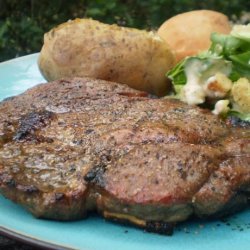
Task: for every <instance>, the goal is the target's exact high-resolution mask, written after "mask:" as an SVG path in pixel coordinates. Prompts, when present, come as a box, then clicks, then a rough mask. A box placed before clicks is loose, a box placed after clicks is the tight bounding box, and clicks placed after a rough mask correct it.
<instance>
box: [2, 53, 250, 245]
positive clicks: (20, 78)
mask: <svg viewBox="0 0 250 250" xmlns="http://www.w3.org/2000/svg"><path fill="white" fill-rule="evenodd" d="M37 56H38V54H33V55H29V56H25V57H20V58H17V59H14V60H10V61H7V62H4V63H1V64H0V100H2V99H4V98H6V97H8V96H12V95H16V94H19V93H21V92H23V91H24V90H26V89H27V88H29V87H31V86H33V85H36V84H37V83H40V82H45V80H44V79H43V77H42V76H41V74H40V72H39V70H38V68H37V64H36V61H37ZM0 233H1V234H4V235H8V236H10V237H13V238H16V239H19V240H21V241H26V242H29V243H30V244H33V245H37V246H43V247H46V248H50V249H83V250H103V249H108V250H125V249H126V250H127V249H129V250H135V249H136V250H149V249H150V250H151V249H153V250H162V249H167V250H179V249H182V250H183V249H185V250H197V249H202V250H211V249H213V250H217V249H218V250H223V249H226V250H235V249H237V250H246V249H250V210H246V211H244V212H241V213H238V214H236V215H234V216H232V217H229V218H227V219H224V220H216V221H200V220H195V221H190V222H186V223H183V224H181V225H179V226H178V227H177V228H176V230H175V233H174V235H173V236H172V237H167V236H162V235H157V234H151V233H146V232H144V231H143V230H141V229H137V228H133V227H129V226H125V225H120V224H116V223H112V222H107V221H105V220H104V219H102V218H100V217H98V216H97V215H91V216H89V218H87V219H85V220H82V221H76V222H56V221H47V220H40V219H35V218H34V217H32V215H31V214H29V213H28V212H26V211H25V210H24V209H22V207H20V206H18V205H16V204H14V203H12V202H11V201H9V200H7V199H5V198H3V197H2V196H0Z"/></svg>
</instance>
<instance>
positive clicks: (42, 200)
mask: <svg viewBox="0 0 250 250" xmlns="http://www.w3.org/2000/svg"><path fill="white" fill-rule="evenodd" d="M0 192H1V193H2V194H3V195H4V196H5V197H7V198H9V199H11V200H13V201H15V202H17V203H20V204H21V205H23V206H24V207H25V208H26V209H28V210H29V211H30V212H31V213H33V214H34V215H35V216H37V217H42V218H49V219H57V220H71V219H79V218H83V217H84V216H85V215H86V214H87V212H88V211H92V210H97V211H98V212H99V213H101V214H103V215H104V217H105V218H110V219H117V220H121V221H129V222H131V223H133V224H136V225H138V226H141V227H144V228H146V229H148V230H149V231H157V232H160V233H170V232H171V228H172V226H173V225H174V224H175V223H176V222H179V221H183V220H186V219H188V218H189V217H190V216H191V215H193V214H194V215H196V216H199V217H210V216H220V215H223V214H226V213H229V212H232V211H235V210H238V209H240V208H242V207H245V206H246V205H247V202H248V198H249V196H250V195H249V194H250V130H249V127H247V126H246V127H242V128H235V127H233V126H230V125H227V124H226V123H225V122H223V121H221V120H220V119H218V118H217V117H216V116H214V115H212V114H211V113H210V112H209V111H206V110H202V109H199V108H197V107H192V106H188V105H186V104H184V103H182V102H180V101H177V100H170V99H156V98H151V97H149V96H147V94H146V93H144V92H140V91H136V90H133V89H131V88H129V87H127V86H126V85H120V84H117V83H111V82H106V81H101V80H93V79H88V78H74V79H72V80H61V81H55V82H51V83H47V84H41V85H38V86H36V87H34V88H32V89H30V90H28V91H26V92H25V93H24V94H22V95H19V96H16V97H13V98H9V99H7V100H4V101H3V102H1V103H0Z"/></svg>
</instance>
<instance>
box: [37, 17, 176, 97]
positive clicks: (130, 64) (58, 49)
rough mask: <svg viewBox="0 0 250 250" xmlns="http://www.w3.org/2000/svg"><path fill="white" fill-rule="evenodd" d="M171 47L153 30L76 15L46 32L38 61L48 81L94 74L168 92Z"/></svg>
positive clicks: (145, 88)
mask: <svg viewBox="0 0 250 250" xmlns="http://www.w3.org/2000/svg"><path fill="white" fill-rule="evenodd" d="M173 64H174V56H173V54H172V52H171V50H170V49H169V46H168V45H167V44H166V43H165V42H164V41H163V40H162V39H161V38H160V37H159V36H157V35H155V34H153V33H152V32H146V31H141V30H137V29H131V28H125V27H119V26H117V25H108V24H103V23H100V22H98V21H95V20H92V19H76V20H74V21H69V22H67V23H64V24H61V25H59V26H58V27H56V28H54V29H52V30H51V31H49V32H48V33H46V34H45V36H44V45H43V47H42V50H41V53H40V56H39V59H38V65H39V68H40V71H41V73H42V74H43V75H44V77H45V78H46V79H47V80H49V81H52V80H55V79H59V78H63V77H71V76H78V77H85V76H87V77H92V78H97V79H103V80H109V81H115V82H119V83H124V84H127V85H129V86H131V87H133V88H135V89H139V90H144V91H147V92H149V93H152V94H155V95H158V96H163V95H165V94H166V93H167V90H168V87H169V82H168V80H167V78H166V77H165V74H166V72H167V71H168V70H169V69H170V68H171V67H172V66H173Z"/></svg>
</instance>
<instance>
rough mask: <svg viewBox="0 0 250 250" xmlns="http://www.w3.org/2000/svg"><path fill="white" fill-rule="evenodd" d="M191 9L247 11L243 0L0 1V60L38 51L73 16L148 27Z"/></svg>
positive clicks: (233, 15)
mask: <svg viewBox="0 0 250 250" xmlns="http://www.w3.org/2000/svg"><path fill="white" fill-rule="evenodd" d="M194 9H211V10H217V11H220V12H223V13H225V14H226V15H228V16H229V17H230V18H234V19H237V18H239V17H240V15H241V14H242V11H247V10H248V11H249V10H250V1H246V0H230V1H226V0H221V1H218V0H217V1H216V0H209V1H191V0H175V1H174V0H148V1H146V0H145V1H143V0H106V1H105V0H73V1H70V0H40V1H39V0H0V61H4V60H7V59H10V58H14V57H17V56H21V55H25V54H29V53H33V52H38V51H39V50H40V49H41V46H42V42H43V34H44V33H45V32H47V31H48V30H50V29H51V28H52V27H54V26H55V25H58V24H60V23H62V22H65V21H67V20H69V19H74V18H76V17H92V18H93V19H97V20H100V21H103V22H106V23H117V24H119V25H124V26H129V27H137V28H145V29H152V28H157V27H159V26H160V25H161V23H163V22H164V21H165V20H166V19H167V18H169V17H171V16H174V15H176V14H178V13H181V12H185V11H190V10H194Z"/></svg>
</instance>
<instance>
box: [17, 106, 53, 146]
mask: <svg viewBox="0 0 250 250" xmlns="http://www.w3.org/2000/svg"><path fill="white" fill-rule="evenodd" d="M53 117H54V114H53V113H52V112H49V111H46V110H44V111H39V112H34V111H33V112H31V113H28V114H27V115H24V116H23V117H21V119H20V122H19V126H18V128H17V131H16V134H15V135H14V137H13V140H15V141H23V140H32V139H35V140H38V137H36V136H35V131H36V130H38V129H41V128H43V127H45V126H47V125H48V124H49V123H50V121H51V119H53ZM48 142H49V141H48ZM51 142H52V141H51Z"/></svg>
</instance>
